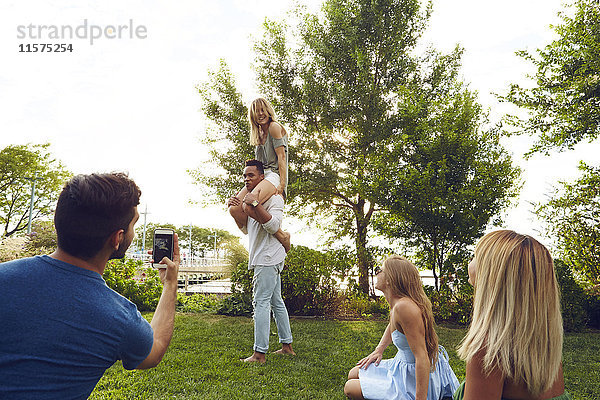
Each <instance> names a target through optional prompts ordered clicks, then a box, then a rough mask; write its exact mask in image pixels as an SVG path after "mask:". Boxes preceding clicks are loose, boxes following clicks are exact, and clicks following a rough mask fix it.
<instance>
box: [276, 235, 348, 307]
mask: <svg viewBox="0 0 600 400" xmlns="http://www.w3.org/2000/svg"><path fill="white" fill-rule="evenodd" d="M335 262H336V260H335V259H332V258H330V257H329V255H328V254H327V253H323V252H320V251H317V250H312V249H309V248H308V247H304V246H294V248H293V249H292V250H290V251H289V253H288V255H287V258H286V260H285V268H284V270H283V271H282V272H281V281H282V283H281V292H282V295H283V299H284V301H285V304H286V306H287V308H288V311H289V312H290V313H291V314H299V315H325V314H326V313H328V312H331V310H332V309H334V308H335V306H336V304H337V303H338V301H337V300H338V293H337V290H336V282H335V280H334V279H333V277H332V271H333V264H334V263H335Z"/></svg>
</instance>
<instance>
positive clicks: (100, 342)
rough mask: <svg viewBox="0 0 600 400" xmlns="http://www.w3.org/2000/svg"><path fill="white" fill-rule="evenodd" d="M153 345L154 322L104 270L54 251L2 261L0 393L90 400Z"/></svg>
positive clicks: (133, 364)
mask: <svg viewBox="0 0 600 400" xmlns="http://www.w3.org/2000/svg"><path fill="white" fill-rule="evenodd" d="M152 344H153V331H152V327H151V326H150V324H149V323H148V322H147V321H146V320H145V319H144V318H143V317H142V315H141V314H140V313H139V311H138V310H137V308H136V306H135V305H134V304H133V303H131V302H130V301H129V300H127V299H126V298H124V297H123V296H121V295H120V294H118V293H117V292H115V291H114V290H112V289H110V288H109V287H108V286H106V282H104V279H102V277H101V276H100V275H99V274H98V273H96V272H93V271H89V270H86V269H83V268H79V267H76V266H74V265H71V264H67V263H65V262H62V261H58V260H55V259H53V258H51V257H48V256H37V257H33V258H25V259H21V260H15V261H10V262H7V263H3V264H0V398H2V399H4V398H9V399H22V398H23V399H24V398H27V399H32V398H34V399H82V398H83V399H85V398H87V397H88V396H89V395H90V393H91V392H92V390H94V387H95V386H96V383H98V381H99V380H100V378H101V377H102V374H103V373H104V371H105V370H106V369H107V368H109V367H110V366H111V365H112V364H114V363H115V362H116V361H117V360H122V362H123V367H124V368H126V369H134V368H135V367H137V366H138V365H139V364H140V363H141V362H142V361H143V360H144V359H145V358H146V357H147V356H148V354H150V350H151V349H152Z"/></svg>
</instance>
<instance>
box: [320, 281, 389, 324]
mask: <svg viewBox="0 0 600 400" xmlns="http://www.w3.org/2000/svg"><path fill="white" fill-rule="evenodd" d="M342 298H343V300H342V302H341V304H340V307H339V308H338V310H337V314H327V316H328V317H334V318H342V319H355V318H372V317H375V318H387V317H388V316H389V315H390V308H389V305H388V303H387V301H386V300H385V298H384V297H383V296H381V297H375V298H370V297H369V296H367V295H366V294H364V293H362V292H361V291H360V290H358V288H357V289H356V290H348V291H346V292H345V293H344V294H343V296H342Z"/></svg>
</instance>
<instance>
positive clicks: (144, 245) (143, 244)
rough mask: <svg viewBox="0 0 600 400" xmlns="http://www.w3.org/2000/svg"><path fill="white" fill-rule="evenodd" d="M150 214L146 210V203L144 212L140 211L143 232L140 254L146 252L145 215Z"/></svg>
mask: <svg viewBox="0 0 600 400" xmlns="http://www.w3.org/2000/svg"><path fill="white" fill-rule="evenodd" d="M148 214H150V213H149V212H148V204H146V207H145V208H144V212H143V213H142V215H143V216H144V233H143V237H142V256H144V255H145V254H146V216H147V215H148Z"/></svg>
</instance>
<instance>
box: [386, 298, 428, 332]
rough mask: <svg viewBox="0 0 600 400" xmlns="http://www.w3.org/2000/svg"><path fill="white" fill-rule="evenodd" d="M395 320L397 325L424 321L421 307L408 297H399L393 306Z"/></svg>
mask: <svg viewBox="0 0 600 400" xmlns="http://www.w3.org/2000/svg"><path fill="white" fill-rule="evenodd" d="M391 313H392V315H393V320H394V322H395V323H396V324H397V325H400V326H407V325H412V323H415V322H416V323H418V322H422V316H421V309H420V308H419V306H418V305H417V303H415V302H414V301H413V300H411V299H409V298H408V297H403V298H401V299H399V300H398V301H397V302H396V304H394V307H393V308H392V312H391Z"/></svg>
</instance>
